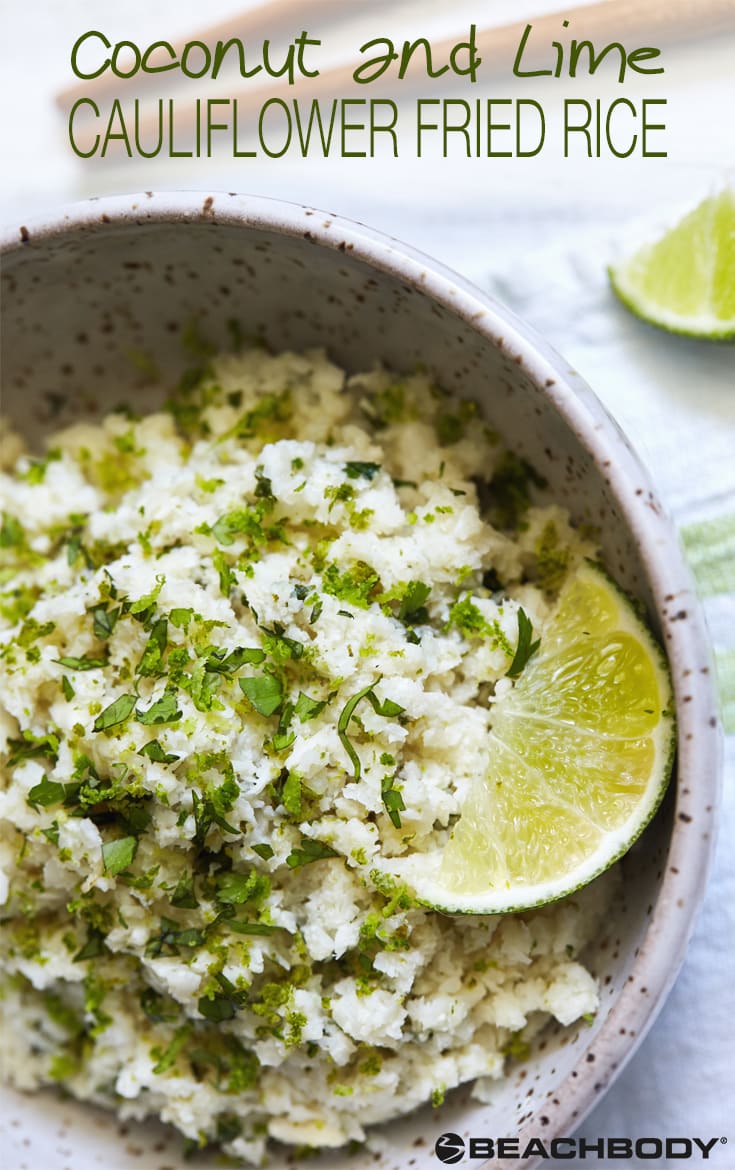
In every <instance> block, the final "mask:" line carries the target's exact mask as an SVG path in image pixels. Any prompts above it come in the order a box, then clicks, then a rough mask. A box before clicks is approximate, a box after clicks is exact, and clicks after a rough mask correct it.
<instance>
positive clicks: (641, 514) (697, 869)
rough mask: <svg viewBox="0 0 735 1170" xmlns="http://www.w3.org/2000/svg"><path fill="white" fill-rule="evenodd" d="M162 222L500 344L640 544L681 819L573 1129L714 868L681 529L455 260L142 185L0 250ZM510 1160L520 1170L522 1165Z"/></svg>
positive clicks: (307, 211) (272, 204)
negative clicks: (311, 253) (337, 267)
mask: <svg viewBox="0 0 735 1170" xmlns="http://www.w3.org/2000/svg"><path fill="white" fill-rule="evenodd" d="M166 223H182V224H186V223H196V224H200V225H201V224H206V225H209V226H211V227H212V228H214V229H216V227H217V226H219V225H226V226H238V227H240V228H245V229H249V230H255V231H262V232H271V233H275V234H276V235H282V236H290V237H297V236H298V237H305V238H306V239H308V240H309V241H310V242H311V243H313V244H314V245H316V246H319V247H325V248H327V249H332V250H337V251H340V252H348V253H349V254H350V256H351V257H352V258H354V259H356V260H358V261H361V262H362V263H364V264H366V265H367V266H368V267H370V268H372V269H376V270H378V271H379V272H382V273H384V274H387V275H390V276H393V277H395V278H397V279H398V280H400V281H401V282H402V283H403V284H404V285H408V286H409V287H410V288H411V289H412V290H414V289H415V290H417V291H420V292H422V293H423V294H425V295H426V296H428V297H429V298H431V299H432V300H434V301H435V302H437V303H438V304H440V305H442V306H443V307H444V308H445V309H447V310H449V311H450V312H451V313H453V314H455V315H456V316H457V317H459V318H460V319H461V320H463V321H464V322H466V323H467V324H468V325H469V326H470V327H471V328H473V329H474V330H475V331H476V332H478V333H479V334H481V335H482V336H483V337H484V338H485V339H486V340H488V341H489V342H490V343H491V344H493V345H495V346H496V347H500V348H502V349H503V350H504V351H505V352H506V354H508V355H509V357H510V358H511V359H512V360H513V361H514V362H516V363H517V364H518V365H519V366H520V367H521V369H522V370H523V371H524V372H525V373H526V374H527V376H529V377H530V378H531V380H532V381H533V382H534V384H535V385H536V386H537V387H538V388H539V390H540V391H541V393H543V394H544V395H545V396H546V398H547V399H549V401H550V403H551V405H552V407H553V408H554V409H555V410H556V411H557V412H558V413H559V414H560V415H561V416H562V418H563V420H564V421H565V423H566V424H567V426H568V427H569V428H570V429H571V431H572V432H573V434H574V435H575V436H576V438H577V440H578V441H579V442H580V444H581V445H582V447H583V448H584V449H585V450H586V451H587V452H588V453H589V454H590V455H591V457H592V458H593V459H594V461H595V463H596V465H597V467H598V468H599V469H600V471H601V472H602V474H603V475H604V478H605V479H606V481H607V484H608V486H609V488H610V490H611V492H612V493H613V495H614V497H615V499H616V502H617V504H618V506H619V508H620V511H621V514H622V517H623V519H624V522H625V523H626V524H627V526H628V527H629V530H630V532H631V534H632V536H633V538H634V540H635V542H636V544H637V546H638V549H639V555H640V559H641V564H642V567H643V570H644V573H645V577H646V581H647V584H648V587H649V589H650V591H651V595H652V596H653V598H654V601H655V605H656V613H657V616H658V619H659V622H660V626H661V633H662V635H663V639H664V643H665V648H666V651H667V654H668V658H669V663H670V667H671V673H672V678H673V681H674V690H675V699H676V712H677V723H678V753H677V754H678V764H677V767H676V770H675V774H676V778H677V779H676V806H675V810H674V827H673V830H672V835H671V841H670V844H669V849H668V854H667V857H666V862H665V867H666V872H665V874H664V876H663V878H662V882H661V887H660V892H659V897H658V901H657V904H656V914H655V915H653V917H652V918H651V919H650V921H649V923H648V925H647V927H646V930H645V935H644V937H643V940H642V943H641V946H640V948H639V951H638V953H637V955H636V956H635V958H634V962H633V966H632V969H631V974H630V975H629V977H628V981H627V983H626V984H625V985H624V987H623V988H622V990H621V991H620V993H619V995H618V997H617V1000H616V1001H615V1003H614V1004H613V1006H612V1007H611V1009H610V1010H609V1012H608V1015H607V1018H606V1020H605V1021H604V1023H603V1024H602V1025H601V1027H600V1028H599V1030H596V1029H595V1030H593V1034H592V1037H591V1040H590V1043H589V1044H588V1045H587V1047H586V1048H585V1050H584V1051H583V1052H582V1053H581V1055H580V1057H579V1059H578V1060H577V1061H576V1063H575V1065H574V1066H573V1068H572V1069H571V1070H570V1072H569V1073H568V1074H567V1077H566V1079H565V1081H564V1082H563V1085H564V1091H563V1093H559V1094H557V1095H556V1096H555V1097H554V1098H549V1099H548V1100H547V1101H546V1102H545V1103H544V1105H543V1111H544V1121H543V1136H544V1137H548V1138H549V1139H551V1138H552V1137H554V1136H557V1135H568V1134H569V1133H571V1132H573V1130H575V1129H576V1128H577V1127H578V1126H579V1125H580V1124H581V1123H582V1121H583V1120H584V1119H585V1117H586V1116H587V1115H588V1114H589V1112H590V1111H591V1109H592V1108H593V1107H594V1105H595V1104H596V1103H597V1102H598V1100H599V1099H600V1098H601V1096H602V1095H603V1094H604V1092H605V1091H606V1090H607V1089H608V1088H609V1087H610V1085H611V1084H612V1082H613V1080H614V1079H615V1078H616V1076H617V1075H618V1074H619V1073H620V1072H621V1070H622V1069H623V1067H624V1066H625V1064H627V1062H628V1060H630V1058H631V1057H632V1056H633V1054H634V1052H635V1051H636V1049H637V1048H638V1045H639V1044H640V1042H641V1041H642V1039H643V1037H644V1036H645V1034H646V1032H647V1031H648V1029H649V1028H650V1027H651V1025H652V1024H653V1022H654V1020H655V1019H656V1016H657V1014H658V1012H659V1011H660V1010H661V1008H662V1006H663V1003H664V1001H665V999H666V996H667V995H668V993H669V991H670V989H671V987H672V985H673V983H674V980H675V978H676V975H677V974H678V971H679V968H680V967H681V964H682V962H683V959H684V955H685V951H686V947H687V944H688V942H689V938H690V936H691V933H692V930H693V928H694V924H695V920H696V916H697V911H698V909H699V907H700V905H701V902H702V899H703V896H704V891H705V887H706V883H707V878H708V874H709V870H710V867H711V862H712V855H713V850H714V844H715V826H716V820H717V812H718V806H719V801H720V796H721V785H722V777H721V760H722V737H721V729H720V723H719V715H718V703H717V698H716V694H715V687H714V675H713V669H712V658H711V651H710V647H709V642H708V638H707V634H706V628H705V624H704V620H703V616H702V612H701V609H700V606H699V602H698V600H697V597H696V593H695V590H694V585H693V580H692V576H691V573H690V570H689V568H688V566H687V565H686V563H685V560H684V556H683V553H682V551H681V546H680V544H679V541H678V538H677V535H676V532H675V529H674V527H673V524H672V523H671V521H670V520H669V518H668V516H667V515H666V514H665V512H664V510H663V508H662V507H661V504H660V503H659V501H658V499H657V497H656V493H655V491H654V489H653V485H652V482H651V479H650V477H649V475H648V472H647V471H646V470H645V469H644V467H643V465H642V463H641V461H640V459H639V456H638V455H637V454H636V452H635V451H634V449H633V447H632V445H631V443H630V441H629V440H628V438H627V436H626V435H625V434H624V433H623V431H622V430H621V428H620V427H619V425H618V424H617V422H616V421H615V419H614V418H613V417H612V415H610V413H609V412H608V411H607V409H606V408H605V407H604V406H603V404H602V403H601V401H600V400H599V399H598V398H597V397H596V395H595V394H594V392H593V391H592V390H591V389H590V387H589V386H588V385H587V383H586V382H585V381H584V379H583V378H582V377H581V376H580V375H579V374H578V373H577V372H576V371H575V370H574V369H573V368H572V367H571V366H570V365H569V364H568V363H567V362H566V361H565V360H564V358H563V357H561V356H560V355H559V354H557V353H556V351H555V350H554V349H553V348H552V347H551V346H550V345H549V344H548V343H547V342H546V341H545V340H544V339H543V338H542V337H541V336H540V335H539V334H537V333H536V331H535V330H534V329H533V328H532V327H531V326H529V325H527V324H525V323H524V322H522V321H521V320H520V319H519V318H518V317H516V315H515V314H514V313H513V312H512V311H511V310H510V309H508V308H506V307H505V306H504V305H502V304H500V303H499V302H498V301H496V300H495V299H494V298H493V297H491V296H490V295H488V294H487V293H485V292H484V291H483V290H481V289H480V288H478V287H477V286H475V285H474V284H473V283H471V282H470V281H468V280H466V279H465V278H464V277H462V276H460V275H459V274H458V273H456V272H454V271H453V270H452V269H451V268H449V267H447V266H446V265H444V264H442V263H441V262H439V261H436V260H434V259H432V258H431V257H429V256H427V255H425V254H424V253H423V252H421V251H419V250H418V249H416V248H413V247H411V246H410V245H407V244H404V243H402V242H399V241H397V240H396V239H394V238H393V237H391V236H389V235H387V234H385V233H383V232H380V231H377V230H375V229H373V228H371V227H367V226H366V225H364V224H362V223H360V222H358V221H355V220H351V219H348V218H346V217H344V216H340V215H337V214H336V213H332V212H324V211H321V210H319V209H317V208H314V207H310V206H307V205H302V204H298V203H291V202H286V201H282V200H278V199H271V198H268V197H264V196H258V195H248V194H241V193H238V192H217V191H213V192H211V193H209V192H205V191H199V190H193V191H164V192H159V193H154V192H144V193H141V194H135V195H133V194H131V195H115V196H101V197H97V198H93V199H87V200H84V201H82V202H78V203H73V204H68V205H65V206H62V207H61V208H60V209H59V210H58V211H56V212H55V213H54V212H51V213H47V214H45V215H39V216H35V217H34V218H32V219H29V220H28V221H27V222H26V223H25V224H24V225H23V226H21V227H17V226H15V225H12V226H10V225H8V226H7V227H5V228H2V229H0V254H2V255H6V256H8V257H10V255H11V254H14V253H16V252H18V251H26V252H27V254H28V255H29V257H30V256H31V255H32V253H33V250H34V244H35V242H36V241H40V242H44V241H48V240H51V239H54V238H57V237H65V236H68V235H70V234H73V233H76V232H79V233H84V232H90V231H95V232H104V231H107V230H113V231H118V230H123V229H125V228H127V227H133V228H137V227H144V226H150V227H155V226H156V225H160V224H166ZM6 344H7V342H6ZM685 780H686V781H687V782H686V783H685ZM621 1029H624V1031H623V1032H621ZM539 1108H540V1107H539ZM536 1112H538V1110H537V1111H536ZM516 1136H518V1137H519V1138H520V1139H521V1141H522V1140H523V1139H524V1138H528V1139H530V1138H531V1137H537V1136H538V1126H537V1125H534V1124H533V1120H532V1121H531V1124H530V1126H529V1123H528V1122H527V1121H524V1122H522V1123H521V1124H520V1126H519V1128H518V1133H517V1135H516ZM538 1164H539V1163H538V1161H537V1160H536V1159H533V1160H529V1159H524V1160H523V1161H522V1165H523V1167H524V1168H525V1170H530V1168H531V1167H532V1166H536V1165H538ZM488 1165H489V1163H488ZM508 1166H509V1170H511V1167H514V1166H517V1167H520V1166H521V1162H520V1161H519V1162H518V1163H516V1162H512V1163H511V1162H509V1163H508Z"/></svg>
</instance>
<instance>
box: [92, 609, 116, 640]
mask: <svg viewBox="0 0 735 1170" xmlns="http://www.w3.org/2000/svg"><path fill="white" fill-rule="evenodd" d="M119 617H120V606H118V607H117V608H116V609H115V608H113V609H108V608H107V605H106V604H102V605H96V606H95V607H94V609H93V610H92V619H93V623H92V628H93V630H94V634H95V637H96V638H109V636H110V634H111V633H112V631H113V630H114V629H115V626H116V625H117V619H118V618H119Z"/></svg>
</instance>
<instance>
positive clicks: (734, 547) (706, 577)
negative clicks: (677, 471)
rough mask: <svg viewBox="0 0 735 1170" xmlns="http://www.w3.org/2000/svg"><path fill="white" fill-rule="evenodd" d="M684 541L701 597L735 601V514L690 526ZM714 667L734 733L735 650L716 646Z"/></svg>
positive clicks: (729, 727) (727, 720)
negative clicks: (728, 596) (732, 598)
mask: <svg viewBox="0 0 735 1170" xmlns="http://www.w3.org/2000/svg"><path fill="white" fill-rule="evenodd" d="M681 539H682V542H683V544H684V549H685V551H686V554H687V558H688V560H689V564H690V565H691V567H692V571H693V573H694V577H695V579H696V582H697V587H698V589H699V593H700V595H701V596H702V597H703V598H706V597H724V596H726V595H730V594H732V595H733V596H734V597H735V513H733V514H731V515H727V516H718V517H716V518H715V519H713V520H703V521H701V522H700V523H698V524H688V525H686V527H684V528H682V529H681ZM705 609H706V607H705ZM713 633H714V631H713ZM715 664H716V667H717V681H718V683H719V690H720V698H721V701H722V722H723V726H724V728H725V731H727V732H735V649H731V648H730V647H727V648H724V647H719V646H716V647H715Z"/></svg>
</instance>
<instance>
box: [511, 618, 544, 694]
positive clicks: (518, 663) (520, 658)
mask: <svg viewBox="0 0 735 1170" xmlns="http://www.w3.org/2000/svg"><path fill="white" fill-rule="evenodd" d="M532 637H533V625H532V623H531V619H530V618H529V617H528V615H527V614H526V611H525V610H524V609H519V610H518V645H517V646H516V652H515V655H514V656H513V661H512V662H511V664H510V666H509V667H508V669H507V670H506V672H505V673H506V675H507V676H508V678H518V676H519V674H520V673H521V671H522V670H523V668H524V666H525V665H526V663H527V662H528V660H529V658H531V657H532V656H533V655H534V654H535V653H536V651H537V650H538V648H539V646H540V645H541V639H540V638H537V639H536V641H535V642H532V641H531V638H532Z"/></svg>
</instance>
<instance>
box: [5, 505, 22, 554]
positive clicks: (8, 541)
mask: <svg viewBox="0 0 735 1170" xmlns="http://www.w3.org/2000/svg"><path fill="white" fill-rule="evenodd" d="M2 518H3V520H2V525H0V548H13V547H18V546H19V545H22V544H23V543H24V541H25V531H24V529H23V525H22V524H21V522H20V520H17V519H16V517H15V516H11V515H10V514H9V513H8V512H3V513H2Z"/></svg>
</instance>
